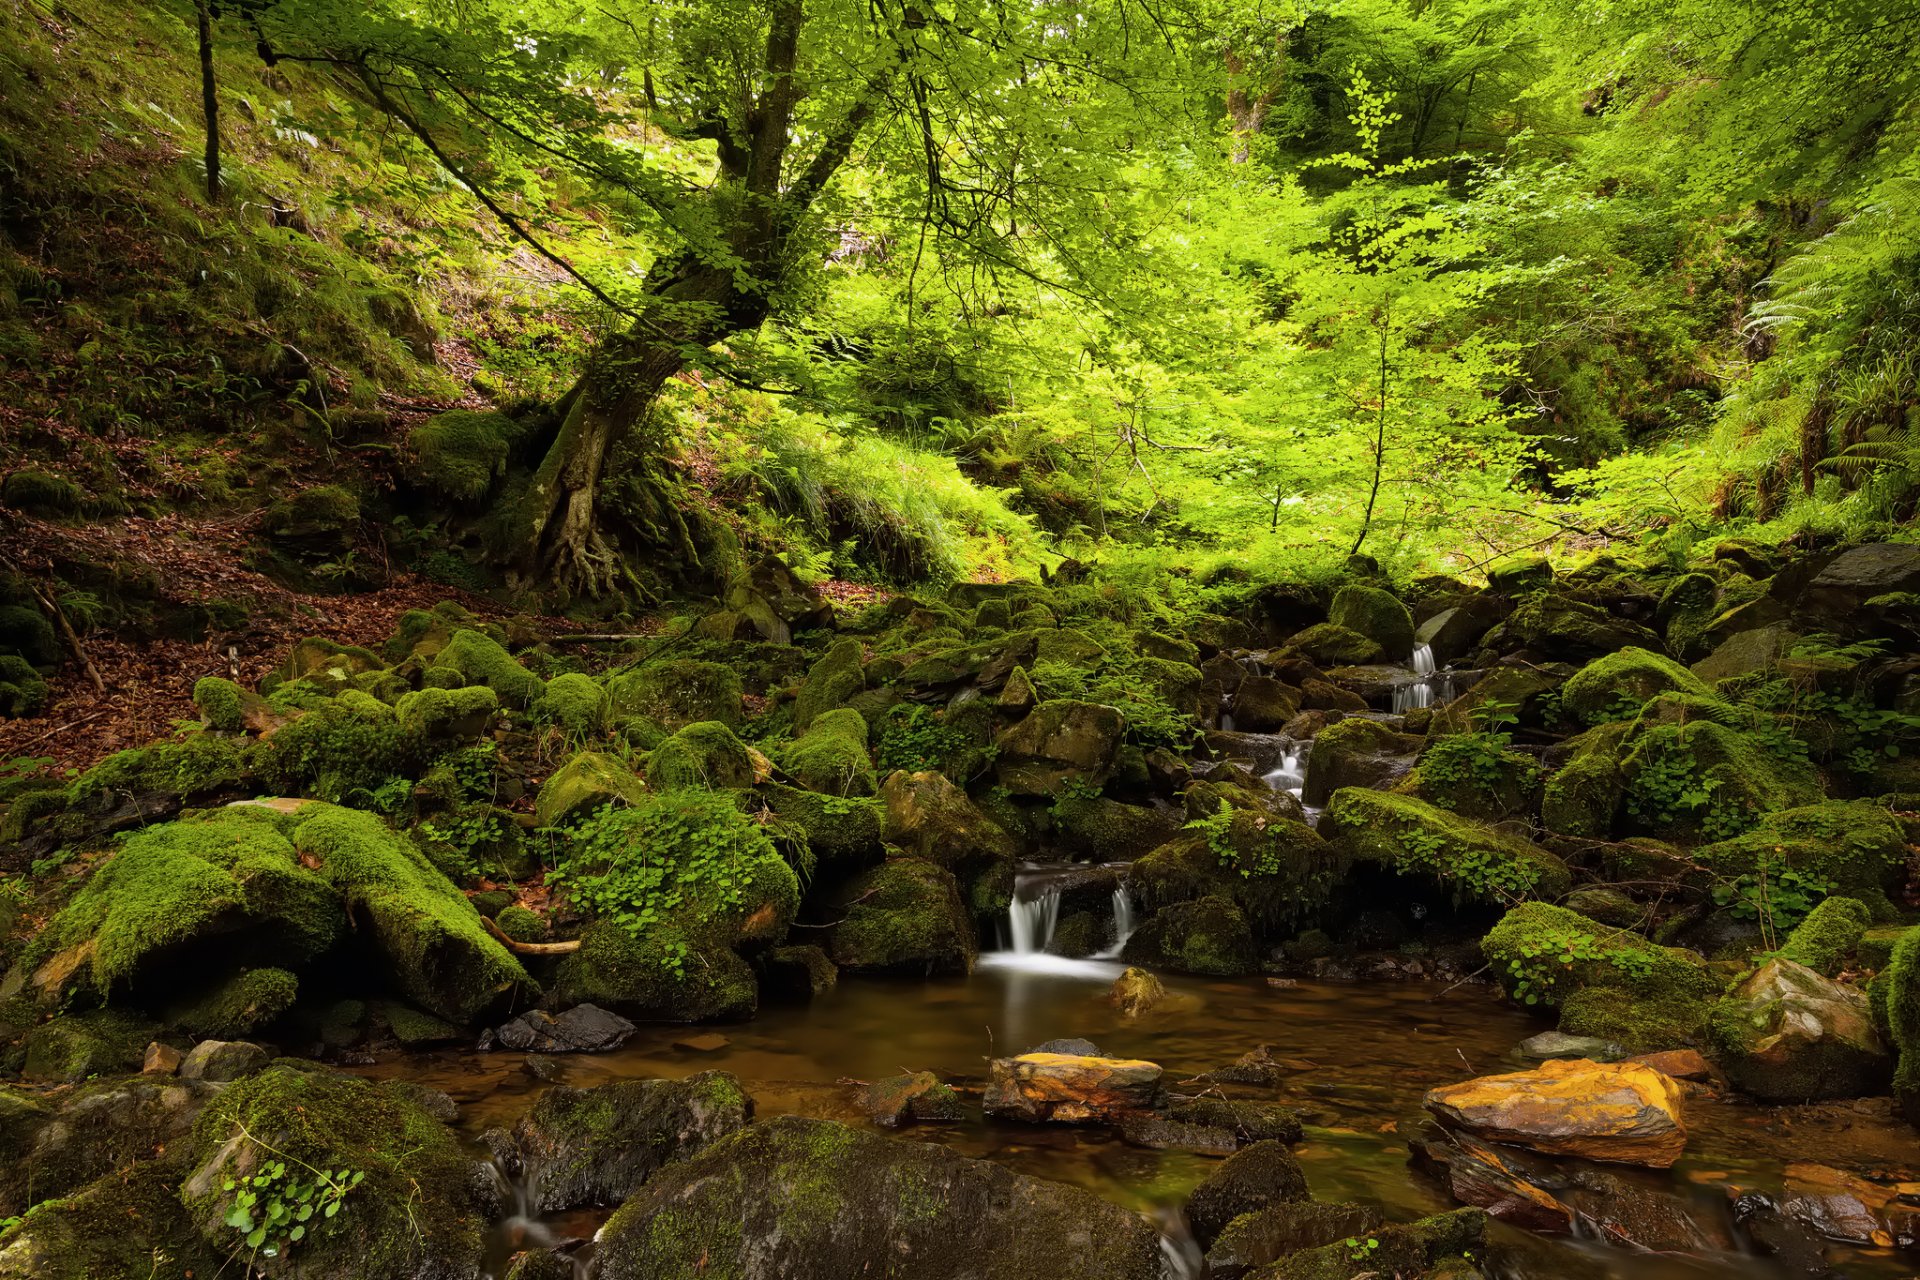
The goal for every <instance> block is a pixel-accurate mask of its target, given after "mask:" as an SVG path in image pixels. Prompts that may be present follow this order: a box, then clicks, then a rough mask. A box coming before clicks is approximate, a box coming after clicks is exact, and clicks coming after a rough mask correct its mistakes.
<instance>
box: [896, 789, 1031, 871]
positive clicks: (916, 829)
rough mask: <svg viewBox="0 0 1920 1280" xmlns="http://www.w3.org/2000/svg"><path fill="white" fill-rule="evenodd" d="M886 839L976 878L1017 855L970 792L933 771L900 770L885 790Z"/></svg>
mask: <svg viewBox="0 0 1920 1280" xmlns="http://www.w3.org/2000/svg"><path fill="white" fill-rule="evenodd" d="M880 803H881V806H882V818H881V823H882V825H881V835H882V836H884V837H885V839H886V840H887V842H888V843H889V844H892V845H894V846H896V847H897V848H899V849H902V850H904V851H905V852H907V853H910V854H913V855H915V856H916V857H921V858H925V859H927V860H928V861H930V862H935V863H938V864H939V865H940V866H943V867H946V868H948V869H950V870H953V871H955V872H958V873H963V874H967V875H973V874H975V873H977V872H978V871H979V870H980V869H981V868H982V867H983V866H985V865H986V864H988V863H994V862H1006V861H1009V860H1010V859H1012V857H1013V856H1014V853H1015V852H1016V846H1015V842H1014V840H1013V838H1012V837H1011V836H1009V835H1008V834H1007V833H1006V831H1005V830H1004V829H1003V828H1002V827H1001V826H1000V824H999V823H997V822H995V821H993V819H991V818H989V817H988V816H987V815H986V814H985V813H983V812H982V811H981V810H980V808H979V806H978V805H976V804H974V802H973V801H972V800H971V799H969V798H968V796H967V793H966V792H965V791H962V790H961V789H960V788H959V787H957V786H955V785H954V784H953V783H952V782H949V781H948V780H947V778H946V776H945V775H944V774H941V773H938V772H935V771H933V770H923V771H921V772H918V773H910V772H908V771H907V770H905V769H896V770H895V771H894V772H892V773H891V774H888V775H887V780H886V783H885V784H884V785H883V786H882V787H881V789H880Z"/></svg>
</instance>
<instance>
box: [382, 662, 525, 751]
mask: <svg viewBox="0 0 1920 1280" xmlns="http://www.w3.org/2000/svg"><path fill="white" fill-rule="evenodd" d="M437 669H439V670H446V668H437ZM499 710H500V695H499V694H497V693H495V692H494V691H493V690H492V689H489V688H488V687H487V686H485V685H475V686H473V687H472V688H466V687H461V688H454V689H441V688H431V687H430V688H426V689H421V690H419V691H418V692H415V693H409V694H407V695H406V696H404V697H402V698H401V699H400V700H399V701H398V702H396V703H395V704H394V707H393V711H394V718H395V720H396V721H397V722H398V723H399V725H400V732H401V733H403V734H405V735H406V737H407V738H408V739H409V741H411V742H415V743H420V744H428V743H448V742H473V741H476V740H477V739H478V738H479V737H480V735H481V734H483V733H485V732H486V729H487V726H488V725H489V724H490V723H492V721H493V717H494V715H495V714H496V713H497V712H498V711H499Z"/></svg>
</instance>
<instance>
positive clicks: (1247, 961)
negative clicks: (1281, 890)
mask: <svg viewBox="0 0 1920 1280" xmlns="http://www.w3.org/2000/svg"><path fill="white" fill-rule="evenodd" d="M1120 954H1121V957H1122V958H1123V959H1124V960H1126V962H1127V963H1128V964H1132V965H1146V966H1149V967H1152V968H1156V969H1172V970H1175V971H1176V972H1179V973H1197V974H1204V975H1208V976H1212V977H1222V978H1231V977H1238V976H1239V975H1241V974H1247V973H1252V972H1253V971H1254V970H1255V969H1257V968H1259V967H1260V962H1259V956H1258V954H1257V952H1256V951H1255V949H1254V941H1253V929H1252V927H1251V926H1250V925H1248V923H1247V917H1246V916H1245V915H1244V914H1243V913H1242V912H1241V910H1240V908H1238V907H1236V906H1235V905H1234V904H1233V903H1231V902H1229V901H1228V900H1227V899H1225V898H1222V897H1217V896H1214V895H1208V896H1207V897H1204V898H1200V899H1198V900H1197V901H1194V902H1176V903H1173V904H1172V905H1170V906H1165V907H1162V908H1160V910H1158V911H1156V912H1154V913H1153V915H1152V916H1151V917H1150V918H1149V919H1148V920H1147V921H1146V922H1145V923H1144V924H1142V925H1141V926H1140V927H1139V928H1138V929H1136V930H1134V932H1133V936H1132V937H1130V938H1128V939H1127V945H1126V947H1125V948H1124V949H1123V950H1122V951H1121V953H1120Z"/></svg>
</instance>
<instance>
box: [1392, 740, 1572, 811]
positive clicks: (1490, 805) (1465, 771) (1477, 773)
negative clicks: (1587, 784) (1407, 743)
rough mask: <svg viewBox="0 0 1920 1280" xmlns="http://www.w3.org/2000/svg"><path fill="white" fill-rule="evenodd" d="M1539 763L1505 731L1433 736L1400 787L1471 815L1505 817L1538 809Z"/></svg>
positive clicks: (1441, 806) (1432, 802)
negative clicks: (1516, 747) (1535, 804)
mask: <svg viewBox="0 0 1920 1280" xmlns="http://www.w3.org/2000/svg"><path fill="white" fill-rule="evenodd" d="M1539 787H1540V766H1539V765H1538V764H1536V763H1535V762H1534V759H1533V757H1532V756H1530V755H1526V754H1524V753H1522V752H1519V751H1515V750H1514V749H1513V748H1512V746H1511V743H1510V740H1509V736H1508V735H1506V734H1500V733H1452V734H1443V735H1440V736H1438V737H1434V738H1430V739H1429V740H1428V741H1427V745H1426V747H1425V748H1424V749H1423V750H1422V751H1421V753H1420V759H1419V761H1418V763H1416V764H1415V765H1414V767H1413V772H1412V773H1410V774H1408V775H1407V778H1406V781H1405V782H1403V783H1401V785H1400V787H1399V790H1402V791H1405V792H1406V793H1407V794H1409V795H1414V796H1418V797H1419V798H1420V799H1422V800H1425V801H1426V802H1428V803H1429V804H1433V805H1437V806H1439V807H1440V808H1442V809H1450V810H1452V811H1453V812H1455V813H1458V814H1461V815H1463V816H1465V817H1469V818H1478V819H1480V820H1482V821H1485V822H1501V821H1505V820H1507V819H1510V818H1521V819H1524V818H1527V817H1530V816H1531V815H1532V813H1533V811H1534V799H1535V796H1536V795H1537V793H1538V791H1539Z"/></svg>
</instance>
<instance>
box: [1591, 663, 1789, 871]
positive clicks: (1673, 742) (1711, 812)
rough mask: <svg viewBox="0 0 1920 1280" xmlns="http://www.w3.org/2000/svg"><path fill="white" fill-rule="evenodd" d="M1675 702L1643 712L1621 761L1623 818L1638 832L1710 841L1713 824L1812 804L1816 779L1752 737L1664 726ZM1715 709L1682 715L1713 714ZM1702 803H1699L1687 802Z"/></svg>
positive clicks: (1700, 726)
mask: <svg viewBox="0 0 1920 1280" xmlns="http://www.w3.org/2000/svg"><path fill="white" fill-rule="evenodd" d="M1679 697H1680V695H1663V696H1661V697H1658V698H1655V699H1654V700H1653V701H1652V702H1650V703H1648V704H1647V709H1646V710H1645V711H1643V712H1642V713H1641V716H1640V719H1639V720H1638V721H1636V722H1635V724H1634V727H1633V730H1632V732H1631V733H1630V734H1629V735H1628V737H1627V745H1628V752H1627V754H1626V756H1625V758H1624V759H1623V760H1622V761H1621V774H1622V776H1623V777H1625V779H1626V783H1627V789H1626V810H1627V814H1628V816H1629V817H1630V818H1632V819H1633V821H1634V823H1635V825H1636V826H1637V827H1638V828H1639V829H1640V830H1642V831H1644V832H1646V833H1647V834H1651V835H1657V836H1661V837H1663V838H1675V837H1676V833H1678V835H1681V836H1688V835H1695V834H1696V833H1698V834H1709V833H1711V832H1712V831H1713V829H1714V825H1715V823H1716V822H1717V821H1733V822H1736V823H1742V822H1751V821H1752V820H1754V819H1755V818H1762V819H1764V815H1766V814H1769V813H1773V812H1776V811H1779V810H1784V809H1795V808H1800V807H1803V806H1807V805H1810V804H1813V803H1814V802H1815V801H1818V800H1819V799H1820V797H1821V795H1822V789H1821V786H1820V779H1819V775H1818V774H1817V773H1816V772H1815V771H1814V769H1813V768H1812V766H1810V765H1809V764H1807V763H1806V762H1805V761H1804V760H1795V759H1791V758H1788V757H1785V756H1781V755H1778V754H1776V753H1775V752H1772V751H1770V750H1768V749H1767V748H1766V746H1765V745H1764V744H1763V743H1762V742H1761V741H1760V740H1759V739H1757V738H1755V737H1754V736H1753V735H1751V734H1749V733H1747V732H1745V731H1744V730H1741V729H1736V728H1732V727H1730V726H1728V725H1725V724H1721V723H1718V722H1716V721H1714V720H1710V719H1685V720H1680V719H1679V718H1678V717H1676V718H1675V719H1674V720H1671V721H1670V720H1668V719H1666V718H1665V713H1666V712H1667V711H1668V710H1669V709H1674V708H1679V707H1681V706H1682V704H1681V703H1680V702H1679V700H1678V699H1679ZM1715 710H1716V705H1715V704H1711V703H1709V704H1704V705H1700V706H1695V707H1690V708H1687V711H1689V712H1691V713H1693V714H1704V715H1711V714H1714V712H1715ZM1701 795H1704V797H1705V802H1704V803H1693V802H1692V801H1691V799H1690V797H1698V796H1701Z"/></svg>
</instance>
